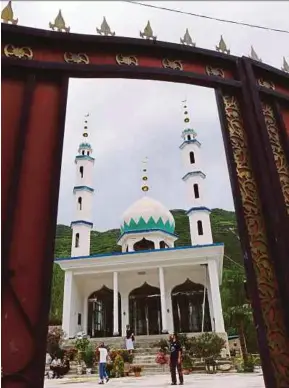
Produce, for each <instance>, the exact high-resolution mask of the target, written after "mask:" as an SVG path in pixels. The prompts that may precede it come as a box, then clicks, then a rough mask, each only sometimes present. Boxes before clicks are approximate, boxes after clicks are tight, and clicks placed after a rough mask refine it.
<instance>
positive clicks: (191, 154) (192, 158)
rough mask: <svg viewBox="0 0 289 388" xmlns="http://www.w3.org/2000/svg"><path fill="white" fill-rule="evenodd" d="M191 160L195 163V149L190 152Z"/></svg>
mask: <svg viewBox="0 0 289 388" xmlns="http://www.w3.org/2000/svg"><path fill="white" fill-rule="evenodd" d="M190 162H191V164H194V163H195V154H194V152H193V151H191V152H190Z"/></svg>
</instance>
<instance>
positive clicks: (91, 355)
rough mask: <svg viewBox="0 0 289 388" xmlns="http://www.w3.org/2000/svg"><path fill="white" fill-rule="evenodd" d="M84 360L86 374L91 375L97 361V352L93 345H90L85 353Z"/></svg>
mask: <svg viewBox="0 0 289 388" xmlns="http://www.w3.org/2000/svg"><path fill="white" fill-rule="evenodd" d="M83 361H84V362H85V365H86V374H88V375H90V374H91V370H92V368H93V365H94V363H95V352H94V349H93V347H92V345H89V346H88V347H87V349H86V350H85V351H84V353H83Z"/></svg>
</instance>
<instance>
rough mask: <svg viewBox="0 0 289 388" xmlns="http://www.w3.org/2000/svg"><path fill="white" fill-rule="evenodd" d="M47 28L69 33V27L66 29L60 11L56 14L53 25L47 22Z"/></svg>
mask: <svg viewBox="0 0 289 388" xmlns="http://www.w3.org/2000/svg"><path fill="white" fill-rule="evenodd" d="M49 28H51V29H52V30H53V31H54V29H55V28H56V29H57V31H59V32H69V31H70V27H66V25H65V21H64V19H63V16H62V12H61V9H60V10H59V12H58V15H57V16H56V18H55V20H54V23H51V22H49Z"/></svg>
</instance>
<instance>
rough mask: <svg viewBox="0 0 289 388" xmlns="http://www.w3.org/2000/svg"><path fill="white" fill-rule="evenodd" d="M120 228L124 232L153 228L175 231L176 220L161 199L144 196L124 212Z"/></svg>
mask: <svg viewBox="0 0 289 388" xmlns="http://www.w3.org/2000/svg"><path fill="white" fill-rule="evenodd" d="M120 229H121V232H122V233H126V232H132V231H138V230H142V231H143V230H151V229H158V230H162V231H164V232H168V233H174V230H175V220H174V217H173V215H172V213H171V212H170V211H169V210H168V209H167V208H166V207H165V206H164V205H162V204H161V203H160V202H159V201H156V200H155V199H152V198H149V197H147V196H144V197H143V198H141V199H139V200H138V201H136V202H135V203H134V204H132V205H131V206H130V207H129V208H128V209H127V210H126V211H125V212H124V214H123V216H122V224H121V228H120Z"/></svg>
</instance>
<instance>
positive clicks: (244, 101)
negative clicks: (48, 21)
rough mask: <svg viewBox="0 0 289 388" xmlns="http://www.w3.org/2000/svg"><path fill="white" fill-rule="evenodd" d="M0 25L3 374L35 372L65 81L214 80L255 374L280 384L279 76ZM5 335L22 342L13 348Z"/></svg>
mask: <svg viewBox="0 0 289 388" xmlns="http://www.w3.org/2000/svg"><path fill="white" fill-rule="evenodd" d="M1 30H2V43H3V47H4V48H5V47H6V50H3V52H2V83H1V87H2V100H1V103H2V112H3V117H2V145H3V146H2V151H3V152H2V155H1V156H2V161H3V163H2V166H3V168H2V170H3V171H2V177H1V178H2V188H3V189H2V198H1V199H2V225H3V236H2V257H3V260H2V274H3V276H2V277H3V279H4V281H3V286H2V287H3V292H2V295H3V297H2V299H3V303H2V305H3V306H2V311H3V315H5V316H7V317H9V318H8V319H6V320H4V321H3V331H5V336H4V337H3V341H2V342H3V343H2V348H3V354H4V357H3V380H4V381H6V380H8V379H9V380H11V381H13V380H16V379H17V381H18V380H19V379H20V380H23V381H26V380H27V379H33V381H39V382H40V381H42V379H43V371H42V369H41V368H39V365H40V364H41V365H42V364H43V360H44V355H45V350H46V336H47V323H48V312H49V302H50V286H51V274H52V268H53V257H54V252H53V248H54V239H55V225H56V220H57V204H58V195H59V177H60V170H61V155H62V148H63V135H64V127H65V111H66V105H67V89H68V82H69V77H88V76H89V77H98V78H99V77H106V78H111V77H122V78H134V79H151V80H160V81H170V82H182V83H187V84H194V85H201V86H205V87H211V88H214V89H215V90H216V99H217V103H218V110H219V114H220V120H221V126H222V132H223V138H224V143H225V149H226V156H227V161H228V166H229V173H230V180H231V184H232V190H233V194H234V202H235V207H236V215H237V221H238V229H239V235H240V239H241V242H242V244H241V245H242V248H243V251H244V258H245V259H244V263H245V269H246V273H247V278H248V285H249V288H250V290H249V292H250V300H251V303H252V307H253V312H254V319H255V324H256V327H258V339H259V345H260V354H261V359H262V364H263V367H264V368H263V371H264V379H265V384H266V386H267V387H270V388H275V387H277V386H279V385H280V384H282V385H283V386H289V373H288V368H286V366H287V365H288V363H289V332H288V327H289V311H288V304H289V283H288V281H287V276H288V275H287V274H288V273H289V261H288V251H289V240H288V232H286V230H288V210H287V209H288V205H289V197H288V191H286V187H287V182H288V160H289V159H288V155H289V148H288V128H289V108H288V96H289V86H288V85H289V84H288V75H286V74H285V72H281V71H280V70H278V69H275V68H273V67H271V66H268V65H266V64H263V63H259V62H258V61H256V60H252V59H250V58H246V57H242V58H239V57H235V56H231V55H227V54H224V53H221V52H215V51H211V50H205V49H202V48H199V47H185V46H184V45H179V44H172V43H167V42H160V41H157V42H152V41H150V40H145V41H143V40H137V39H131V38H125V37H117V36H113V37H109V39H108V38H107V37H103V36H98V37H97V36H91V35H87V36H85V35H81V34H74V33H70V34H66V33H62V34H61V33H60V32H53V31H45V30H41V29H34V28H28V27H22V26H15V25H9V24H6V23H5V24H2V26H1ZM80 46H81V47H82V53H84V56H83V55H82V54H80V53H78V47H80ZM24 48H25V50H24ZM104 48H105V50H104ZM26 49H27V50H26ZM19 50H20V51H19ZM23 50H24V51H23ZM19 52H20V53H21V55H20V54H19ZM60 52H61V55H60ZM116 53H119V54H117V55H116ZM130 53H137V55H131V54H130ZM22 54H23V55H22ZM65 58H66V59H65ZM168 58H171V59H168ZM175 58H177V59H175ZM27 59H30V60H27ZM284 71H285V66H284ZM44 101H45V104H44V103H43V102H44ZM39 127H41V128H42V131H39ZM188 140H190V139H188ZM39 155H42V156H43V158H42V160H43V163H38V161H39ZM32 203H33V206H32V205H31V204H32ZM32 235H37V236H38V238H37V239H31V238H30V237H29V236H32ZM260 247H261V248H260ZM264 267H266V268H267V270H266V271H264V270H263V269H264ZM19 268H21V271H19ZM24 273H25V274H26V275H27V276H25V277H24V276H23V274H24ZM27 285H29V287H27ZM31 289H33V292H31ZM268 295H269V296H268ZM24 300H25V301H26V302H27V303H23V301H24ZM21 301H22V302H21ZM35 322H37V325H35ZM276 322H278V337H276ZM11 341H13V342H14V343H16V344H19V346H20V345H21V347H19V352H18V358H15V354H14V353H11V351H10V346H11ZM23 349H24V350H23ZM27 349H35V351H34V352H30V353H27ZM23 359H27V360H28V361H27V365H29V367H27V368H26V367H25V368H24V367H23Z"/></svg>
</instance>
